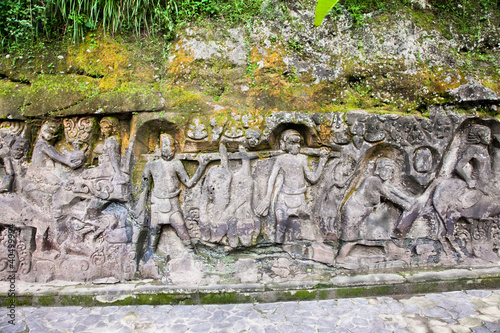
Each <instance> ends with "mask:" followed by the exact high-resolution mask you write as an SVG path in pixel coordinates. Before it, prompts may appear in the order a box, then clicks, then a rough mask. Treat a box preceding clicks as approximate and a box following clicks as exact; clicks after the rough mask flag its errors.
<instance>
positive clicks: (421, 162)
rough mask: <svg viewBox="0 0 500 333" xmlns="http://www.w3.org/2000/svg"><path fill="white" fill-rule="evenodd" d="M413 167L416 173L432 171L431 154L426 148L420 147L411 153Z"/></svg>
mask: <svg viewBox="0 0 500 333" xmlns="http://www.w3.org/2000/svg"><path fill="white" fill-rule="evenodd" d="M413 167H414V168H415V170H416V171H417V172H420V173H425V172H429V171H430V170H431V169H432V152H431V150H430V149H429V148H427V147H421V148H418V149H417V150H415V152H414V153H413Z"/></svg>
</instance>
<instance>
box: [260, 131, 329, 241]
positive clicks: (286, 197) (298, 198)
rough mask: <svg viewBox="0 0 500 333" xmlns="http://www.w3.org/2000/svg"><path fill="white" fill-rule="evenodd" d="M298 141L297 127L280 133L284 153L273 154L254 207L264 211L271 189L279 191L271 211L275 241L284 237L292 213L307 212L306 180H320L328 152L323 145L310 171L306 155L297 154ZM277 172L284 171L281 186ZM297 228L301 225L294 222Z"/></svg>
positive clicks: (267, 206) (296, 231) (261, 211)
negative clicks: (260, 197) (265, 183)
mask: <svg viewBox="0 0 500 333" xmlns="http://www.w3.org/2000/svg"><path fill="white" fill-rule="evenodd" d="M300 141H301V136H300V133H299V132H297V131H296V130H292V129H289V130H286V131H284V132H283V133H282V134H281V140H280V144H281V149H282V150H284V151H285V152H286V153H285V154H283V155H279V156H277V157H276V161H275V162H274V165H273V168H272V171H271V175H270V176H269V181H268V186H267V192H266V195H265V196H264V199H263V201H262V202H261V204H260V205H259V206H258V207H257V209H256V213H257V215H260V216H265V215H267V211H268V210H269V206H270V205H271V198H272V195H273V192H274V190H276V192H277V193H278V194H277V199H276V204H275V211H274V214H275V218H276V238H275V241H276V243H283V242H284V241H285V232H286V230H287V229H288V228H289V226H290V218H291V217H309V216H310V213H309V210H308V208H307V204H306V197H305V193H306V189H307V187H306V185H307V184H306V180H307V181H308V182H309V183H311V184H315V183H316V182H317V181H318V180H319V177H320V176H321V173H322V172H323V169H324V167H325V164H326V162H327V161H328V157H329V155H330V152H329V151H328V150H326V149H322V150H321V153H320V159H319V164H318V166H317V168H316V170H315V172H311V170H310V169H309V164H308V160H307V156H306V155H303V154H299V149H300ZM280 173H282V175H283V183H282V184H281V186H279V185H278V186H277V183H278V182H277V178H278V174H280ZM297 228H300V227H298V226H297ZM294 232H295V233H297V234H298V233H299V232H300V230H294Z"/></svg>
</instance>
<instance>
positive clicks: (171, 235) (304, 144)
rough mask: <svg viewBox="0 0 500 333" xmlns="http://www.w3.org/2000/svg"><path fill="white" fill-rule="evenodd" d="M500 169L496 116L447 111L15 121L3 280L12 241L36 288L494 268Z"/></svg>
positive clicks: (2, 196) (5, 203) (5, 140)
mask: <svg viewBox="0 0 500 333" xmlns="http://www.w3.org/2000/svg"><path fill="white" fill-rule="evenodd" d="M261 118H262V117H261ZM130 129H132V130H130ZM129 138H130V139H129ZM499 173H500V124H499V123H498V121H496V120H488V119H479V118H466V117H464V116H460V117H459V116H455V115H446V114H445V113H443V112H441V113H440V112H434V113H433V115H432V116H431V117H430V118H420V117H416V116H408V117H404V116H400V115H390V114H389V115H374V114H370V113H366V112H363V111H351V112H347V113H331V114H313V115H311V114H302V113H288V112H276V113H274V114H273V115H272V116H270V117H267V118H266V119H258V116H255V115H244V116H240V115H236V114H231V115H228V116H227V117H222V118H221V117H219V118H217V119H216V118H214V119H211V120H210V121H207V123H204V120H203V119H201V120H200V119H198V118H195V119H193V120H192V121H191V122H188V125H187V126H186V127H185V128H184V127H182V126H181V125H180V124H176V123H174V122H171V121H168V120H167V119H166V118H163V117H162V116H160V115H158V114H146V113H143V114H138V115H134V116H132V117H125V116H124V117H123V118H115V117H97V116H86V117H71V118H64V119H50V120H47V121H45V122H43V123H41V125H40V126H38V127H37V126H34V125H33V124H31V123H24V122H20V121H4V122H2V123H1V124H0V206H1V207H2V212H3V216H4V218H3V219H2V222H1V223H0V247H2V248H3V250H2V251H1V252H0V254H1V255H0V274H8V271H9V264H8V263H9V258H8V257H7V255H6V254H7V253H8V251H7V246H8V242H7V241H6V240H7V239H8V237H9V232H10V233H14V234H13V235H14V238H15V240H16V242H15V251H14V252H15V256H14V257H13V258H11V259H12V260H11V263H13V265H14V266H15V268H16V270H17V272H18V275H19V276H20V278H21V279H24V280H26V281H41V282H45V281H50V280H53V279H59V280H69V281H91V280H98V279H102V278H114V279H117V280H129V279H132V278H155V279H162V281H164V282H165V283H173V284H183V283H195V284H200V283H204V284H217V283H225V282H226V283H227V282H259V281H263V282H266V281H277V282H279V281H286V280H290V279H294V280H301V279H307V278H308V275H311V274H312V275H314V274H316V276H325V274H327V275H328V274H330V275H331V274H335V272H336V271H339V270H353V271H357V270H366V269H385V268H388V267H417V266H425V265H436V264H440V265H444V266H447V265H455V266H456V265H461V264H463V265H469V266H470V265H473V264H477V265H488V264H492V265H494V264H498V262H499V261H500V252H499V251H500V220H499V218H500V184H499V179H500V178H499ZM10 237H12V234H11V235H10Z"/></svg>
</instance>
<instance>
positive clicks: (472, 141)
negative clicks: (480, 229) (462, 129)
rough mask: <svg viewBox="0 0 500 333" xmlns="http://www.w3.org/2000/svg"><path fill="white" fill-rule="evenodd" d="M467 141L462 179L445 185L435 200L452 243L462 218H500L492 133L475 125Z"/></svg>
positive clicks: (461, 160) (458, 166) (462, 156)
mask: <svg viewBox="0 0 500 333" xmlns="http://www.w3.org/2000/svg"><path fill="white" fill-rule="evenodd" d="M465 141H466V143H467V145H466V147H465V148H464V150H463V151H462V153H461V154H459V158H458V161H457V163H456V165H455V173H456V174H457V175H458V177H459V178H451V179H445V180H443V181H441V182H440V183H439V185H437V186H436V190H435V193H434V196H433V204H434V207H435V208H436V210H437V212H438V214H439V216H440V218H441V219H442V220H443V222H444V224H445V230H446V236H447V237H448V238H449V239H450V241H452V240H453V232H454V227H455V224H456V222H457V221H458V219H459V218H460V217H466V218H473V219H486V218H489V217H492V216H495V215H498V214H500V204H499V201H498V200H499V198H500V191H499V189H498V188H497V183H496V182H495V179H494V177H493V178H492V170H491V165H492V163H491V158H490V154H489V151H488V147H489V145H490V142H491V130H490V129H489V127H487V126H484V125H478V124H475V125H472V126H471V127H470V128H469V130H468V133H467V138H466V140H465ZM495 149H498V148H495ZM452 245H453V244H452Z"/></svg>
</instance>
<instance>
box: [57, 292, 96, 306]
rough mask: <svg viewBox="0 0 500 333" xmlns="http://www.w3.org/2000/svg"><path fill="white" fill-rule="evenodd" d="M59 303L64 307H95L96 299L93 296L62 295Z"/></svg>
mask: <svg viewBox="0 0 500 333" xmlns="http://www.w3.org/2000/svg"><path fill="white" fill-rule="evenodd" d="M59 302H60V305H62V306H70V305H77V304H78V305H80V306H93V305H95V298H94V296H91V295H85V296H79V295H62V296H59Z"/></svg>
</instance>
